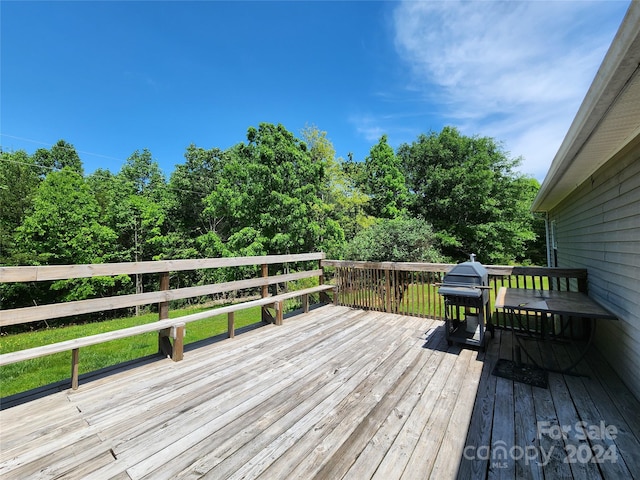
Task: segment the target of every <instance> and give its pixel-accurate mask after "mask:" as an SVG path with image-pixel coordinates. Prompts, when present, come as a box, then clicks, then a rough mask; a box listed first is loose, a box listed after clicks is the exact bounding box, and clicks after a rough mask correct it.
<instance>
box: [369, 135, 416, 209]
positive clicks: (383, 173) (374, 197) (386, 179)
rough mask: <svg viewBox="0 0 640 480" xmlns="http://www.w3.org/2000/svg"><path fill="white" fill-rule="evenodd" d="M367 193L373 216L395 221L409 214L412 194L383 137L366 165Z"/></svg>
mask: <svg viewBox="0 0 640 480" xmlns="http://www.w3.org/2000/svg"><path fill="white" fill-rule="evenodd" d="M363 181H364V183H363V185H364V192H365V193H366V194H368V195H369V196H370V197H371V201H370V202H369V204H368V205H367V209H368V212H369V214H370V215H373V216H376V217H380V218H396V217H399V216H401V215H404V214H405V213H406V205H407V202H408V200H409V192H408V191H407V185H406V182H405V178H404V174H403V173H402V169H401V164H400V161H399V159H398V158H397V157H396V155H395V153H394V152H393V149H392V148H391V147H390V146H389V144H388V143H387V136H386V135H383V136H382V137H380V140H379V141H378V143H377V144H376V145H374V146H373V147H371V151H370V153H369V156H368V157H367V159H366V160H365V163H364V178H363Z"/></svg>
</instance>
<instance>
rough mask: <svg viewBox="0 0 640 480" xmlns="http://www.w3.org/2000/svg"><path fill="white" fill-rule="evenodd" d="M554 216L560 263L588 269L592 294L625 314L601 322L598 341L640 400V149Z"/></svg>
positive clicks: (576, 194) (582, 187)
mask: <svg viewBox="0 0 640 480" xmlns="http://www.w3.org/2000/svg"><path fill="white" fill-rule="evenodd" d="M635 144H636V145H638V144H637V143H635ZM549 219H550V220H554V221H555V222H556V235H557V246H558V266H560V267H575V268H586V269H587V270H588V275H589V277H588V278H589V295H590V296H591V297H593V298H594V299H596V300H597V301H598V302H600V303H602V304H603V305H604V306H606V307H607V308H608V309H609V310H611V312H612V313H614V314H615V315H617V316H618V317H619V319H620V321H618V322H616V321H606V320H599V321H598V323H597V328H596V343H595V344H596V346H597V348H599V349H600V351H601V352H602V353H603V354H604V355H605V357H606V358H607V359H608V360H609V362H610V363H611V364H612V365H613V367H614V368H615V369H616V370H617V371H618V372H619V374H620V376H621V377H622V378H623V379H625V383H627V385H628V386H629V388H630V389H631V390H632V391H633V392H634V394H635V396H636V397H637V398H640V147H638V146H636V147H634V150H633V151H631V152H627V153H624V154H622V155H620V156H619V158H617V159H615V160H611V161H610V162H609V163H607V164H606V165H605V166H604V167H602V168H601V169H600V170H599V171H598V172H596V174H594V175H593V176H592V177H591V178H590V179H589V180H587V181H586V182H585V183H583V184H582V185H580V186H579V187H578V188H577V189H576V190H575V191H574V192H573V193H572V194H571V195H570V196H569V197H568V198H566V199H565V200H564V201H563V202H562V203H560V204H559V205H558V206H557V207H556V208H555V209H553V210H552V211H551V212H549Z"/></svg>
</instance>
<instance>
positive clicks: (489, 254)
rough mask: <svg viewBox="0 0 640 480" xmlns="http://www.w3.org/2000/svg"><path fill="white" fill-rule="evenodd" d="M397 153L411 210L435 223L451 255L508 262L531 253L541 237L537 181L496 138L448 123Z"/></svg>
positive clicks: (444, 249) (486, 260)
mask: <svg viewBox="0 0 640 480" xmlns="http://www.w3.org/2000/svg"><path fill="white" fill-rule="evenodd" d="M398 156H399V157H400V158H401V160H402V165H403V167H404V172H405V177H406V179H407V183H408V186H409V191H410V192H411V194H412V197H413V198H412V202H411V212H412V214H413V215H415V216H421V217H423V218H425V219H426V220H427V221H429V222H430V223H431V224H432V225H433V227H434V229H435V231H436V233H437V235H438V237H439V239H440V241H441V243H442V246H443V252H444V253H445V254H446V255H448V256H449V257H450V258H451V259H453V260H454V261H455V260H462V259H466V258H468V254H469V253H475V254H477V255H478V259H479V260H480V261H482V262H484V263H509V262H514V261H522V260H523V259H524V258H525V257H526V246H527V245H528V243H529V242H533V241H535V238H536V235H535V232H534V230H533V222H534V218H533V215H532V214H531V212H530V211H529V207H530V205H531V202H532V200H533V198H534V196H535V194H536V192H537V189H538V185H537V182H536V181H535V180H533V179H531V178H529V177H526V176H523V175H521V174H519V173H517V172H516V171H515V167H517V166H518V164H519V159H511V158H509V155H508V153H507V152H505V151H504V150H503V148H502V146H501V145H500V144H498V143H497V142H496V141H495V140H494V139H492V138H489V137H478V136H475V137H467V136H464V135H461V134H460V132H459V131H458V130H457V129H455V128H453V127H445V128H443V130H442V131H441V132H440V133H435V132H431V133H429V134H428V135H424V134H423V135H420V136H419V137H418V139H417V141H415V142H413V143H412V144H411V145H408V144H404V145H401V146H400V148H399V149H398Z"/></svg>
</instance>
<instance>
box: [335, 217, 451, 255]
mask: <svg viewBox="0 0 640 480" xmlns="http://www.w3.org/2000/svg"><path fill="white" fill-rule="evenodd" d="M345 258H346V259H347V260H362V261H368V262H441V261H443V260H444V258H443V256H442V254H441V253H440V251H439V250H438V241H437V239H436V237H435V235H434V233H433V229H432V228H431V225H430V224H429V223H428V222H426V221H424V220H422V219H419V218H406V217H405V218H402V217H399V218H394V219H388V218H385V219H382V220H380V221H379V222H377V223H376V224H374V225H372V226H371V227H370V228H367V229H365V230H362V231H360V232H359V233H358V234H357V235H356V236H355V237H354V238H353V239H352V240H351V241H350V242H349V243H348V244H347V246H346V249H345Z"/></svg>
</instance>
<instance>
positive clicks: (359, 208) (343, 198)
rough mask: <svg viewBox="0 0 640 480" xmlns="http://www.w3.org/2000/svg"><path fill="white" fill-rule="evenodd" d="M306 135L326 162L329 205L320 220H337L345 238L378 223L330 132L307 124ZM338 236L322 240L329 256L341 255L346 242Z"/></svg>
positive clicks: (320, 159) (324, 189)
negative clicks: (336, 152) (337, 154)
mask: <svg viewBox="0 0 640 480" xmlns="http://www.w3.org/2000/svg"><path fill="white" fill-rule="evenodd" d="M302 138H303V140H304V141H305V143H306V144H307V146H308V148H309V152H310V154H311V158H312V161H313V162H316V163H321V164H322V165H324V172H325V176H326V181H325V182H324V185H322V186H321V189H322V190H321V192H322V193H321V198H322V200H323V202H324V204H325V205H324V210H323V211H322V212H320V215H321V216H320V217H319V219H318V221H319V222H323V223H325V224H327V223H331V222H335V223H336V224H337V227H336V228H339V229H340V230H342V231H343V232H344V238H345V239H351V238H353V237H354V235H355V234H356V233H357V232H359V231H360V230H362V229H363V228H367V227H369V226H371V225H372V224H373V223H374V222H375V218H374V217H372V216H371V215H369V214H368V213H367V211H366V206H367V204H368V202H369V197H368V196H367V195H366V194H364V193H363V192H362V190H361V189H360V187H358V182H357V181H356V179H354V177H353V176H352V175H350V170H348V168H345V165H347V163H348V162H344V161H343V160H342V159H341V158H338V159H336V158H335V149H334V148H333V145H332V144H331V142H330V141H329V139H328V138H327V132H324V131H321V130H319V129H318V128H317V127H315V126H311V127H309V126H307V127H306V128H305V129H304V130H303V131H302ZM335 239H336V242H334V243H333V244H332V245H327V244H326V243H324V242H322V241H321V243H322V244H323V248H324V249H325V251H326V252H327V254H328V255H330V256H335V257H336V258H337V257H339V256H341V252H342V249H343V248H344V241H343V239H342V235H337V236H336V237H335Z"/></svg>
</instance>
